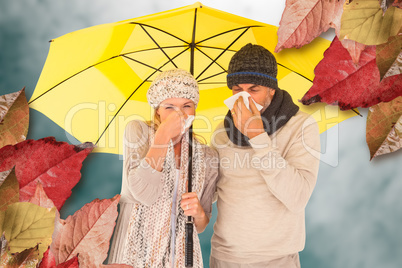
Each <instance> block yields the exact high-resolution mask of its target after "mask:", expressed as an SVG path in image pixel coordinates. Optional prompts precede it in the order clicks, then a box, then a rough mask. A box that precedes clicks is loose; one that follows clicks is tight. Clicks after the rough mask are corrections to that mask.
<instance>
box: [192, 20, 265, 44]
mask: <svg viewBox="0 0 402 268" xmlns="http://www.w3.org/2000/svg"><path fill="white" fill-rule="evenodd" d="M254 27H263V26H261V25H250V26H243V27H239V28H235V29H232V30H228V31H225V32H221V33H218V34H216V35H213V36H210V37H208V38H206V39H204V40H201V41H198V42H197V43H196V44H197V45H198V44H199V43H202V42H205V41H207V40H209V39H212V38H215V37H218V36H221V35H224V34H227V33H230V32H234V31H238V30H242V29H246V30H248V29H250V28H254ZM243 33H244V32H243ZM242 35H243V34H242Z"/></svg>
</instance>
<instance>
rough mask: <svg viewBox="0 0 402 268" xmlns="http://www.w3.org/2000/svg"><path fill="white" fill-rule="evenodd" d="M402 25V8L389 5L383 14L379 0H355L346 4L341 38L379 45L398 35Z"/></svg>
mask: <svg viewBox="0 0 402 268" xmlns="http://www.w3.org/2000/svg"><path fill="white" fill-rule="evenodd" d="M401 26H402V10H401V9H399V8H396V7H389V8H388V9H387V11H386V12H385V14H384V15H383V10H382V9H381V7H380V5H379V3H378V0H355V1H353V2H351V3H349V4H345V5H344V11H343V14H342V19H341V31H340V39H343V38H345V39H351V40H354V41H357V42H359V43H362V44H365V45H379V44H382V43H385V42H387V41H388V38H389V37H390V36H394V35H397V34H398V32H399V30H400V29H401Z"/></svg>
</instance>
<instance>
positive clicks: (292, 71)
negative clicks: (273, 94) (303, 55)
mask: <svg viewBox="0 0 402 268" xmlns="http://www.w3.org/2000/svg"><path fill="white" fill-rule="evenodd" d="M277 64H278V65H279V66H281V67H283V68H285V69H288V70H289V71H292V72H294V73H295V74H298V75H300V76H301V77H303V78H304V79H307V80H308V81H310V82H311V83H313V81H312V80H311V79H309V78H308V77H306V76H304V75H302V74H301V73H298V72H296V71H294V70H292V69H290V68H288V67H286V66H285V65H283V64H281V63H277Z"/></svg>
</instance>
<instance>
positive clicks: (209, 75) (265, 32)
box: [29, 3, 354, 154]
mask: <svg viewBox="0 0 402 268" xmlns="http://www.w3.org/2000/svg"><path fill="white" fill-rule="evenodd" d="M276 33H277V27H276V26H272V25H268V24H264V23H261V22H257V21H253V20H250V19H246V18H243V17H240V16H236V15H232V14H229V13H226V12H223V11H220V10H216V9H213V8H209V7H206V6H203V5H202V4H201V3H195V4H193V5H190V6H185V7H182V8H178V9H174V10H169V11H165V12H161V13H157V14H153V15H149V16H144V17H139V18H135V19H130V20H126V21H121V22H116V23H109V24H103V25H98V26H94V27H90V28H86V29H82V30H79V31H76V32H72V33H69V34H66V35H64V36H61V37H59V38H56V39H54V40H51V45H50V50H49V55H48V58H47V60H46V63H45V66H44V68H43V70H42V73H41V76H40V78H39V80H38V83H37V86H36V88H35V90H34V93H33V95H32V97H31V100H30V102H29V104H30V107H31V108H33V109H36V110H38V111H39V112H41V113H43V114H45V115H46V116H48V117H49V118H50V119H51V120H53V121H54V122H56V123H57V124H58V125H59V126H61V127H62V128H63V129H65V130H66V131H67V132H69V133H70V134H71V135H73V136H74V137H75V138H77V139H78V140H79V141H81V142H85V141H92V142H94V143H96V144H97V148H96V149H95V151H97V152H106V153H115V154H121V153H122V151H121V148H122V142H123V138H122V136H123V132H124V128H125V126H126V124H127V123H128V122H129V121H131V120H133V119H140V120H149V119H151V117H152V111H151V108H150V106H149V105H148V104H147V100H146V92H147V89H148V88H149V86H150V83H151V82H152V80H153V79H154V78H155V76H156V75H158V73H159V72H161V71H164V70H168V69H172V68H182V69H186V70H188V71H190V72H191V73H192V74H193V75H194V77H195V78H196V79H197V81H198V83H199V86H200V103H199V106H198V108H197V117H196V120H195V122H194V130H195V132H197V133H199V134H201V135H203V136H204V137H205V138H206V140H207V141H209V138H210V135H211V133H212V131H213V130H214V128H215V127H216V125H217V124H218V123H219V122H220V121H221V120H222V119H223V118H224V115H225V114H226V112H227V108H226V107H225V106H224V104H223V100H224V99H226V98H227V97H229V96H230V95H231V91H230V90H229V89H228V88H227V86H226V74H227V67H228V64H229V61H230V59H231V57H232V56H233V54H234V53H235V52H236V51H238V50H239V49H240V48H241V47H243V46H244V45H245V44H247V43H253V44H259V45H262V46H264V47H266V48H267V49H269V50H270V51H272V52H273V51H274V48H275V46H276V43H277V34H276ZM329 44H330V42H329V41H327V40H325V39H322V38H317V39H316V40H315V41H314V42H313V43H311V44H309V45H307V46H304V47H303V48H301V49H287V50H283V51H281V52H280V53H277V54H276V53H274V55H275V57H276V59H277V61H278V81H279V87H281V88H282V89H285V90H287V91H288V92H289V93H290V94H291V95H292V97H293V99H294V101H295V102H296V103H299V102H298V100H299V99H301V97H302V96H303V95H304V93H305V92H306V91H307V90H308V88H309V87H310V86H311V83H312V82H311V81H312V79H313V78H314V67H315V66H316V65H317V63H318V62H319V61H320V60H321V59H322V57H323V52H324V51H325V49H327V48H328V46H329ZM300 107H301V109H302V110H304V111H307V112H308V113H310V114H313V115H314V116H315V117H316V119H317V121H318V123H319V126H320V131H321V132H323V131H325V130H326V129H328V128H329V127H331V126H333V125H334V124H337V123H339V122H340V121H342V120H344V119H346V118H349V117H350V116H353V115H354V113H352V112H349V113H340V112H339V110H338V108H336V107H331V108H328V107H327V106H326V105H323V104H322V105H321V104H318V105H313V106H308V107H307V106H303V105H301V104H300ZM328 111H329V112H328Z"/></svg>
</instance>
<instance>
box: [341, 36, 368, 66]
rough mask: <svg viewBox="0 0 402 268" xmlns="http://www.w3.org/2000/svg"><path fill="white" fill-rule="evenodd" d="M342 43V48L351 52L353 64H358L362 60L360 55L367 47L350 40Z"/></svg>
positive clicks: (344, 40)
mask: <svg viewBox="0 0 402 268" xmlns="http://www.w3.org/2000/svg"><path fill="white" fill-rule="evenodd" d="M341 43H342V46H343V47H344V48H346V50H347V51H348V52H349V54H350V56H351V57H352V61H353V63H354V64H358V63H359V60H360V54H361V53H362V51H363V50H364V49H366V45H364V44H360V43H359V42H356V41H354V40H350V39H343V40H342V41H341Z"/></svg>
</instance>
